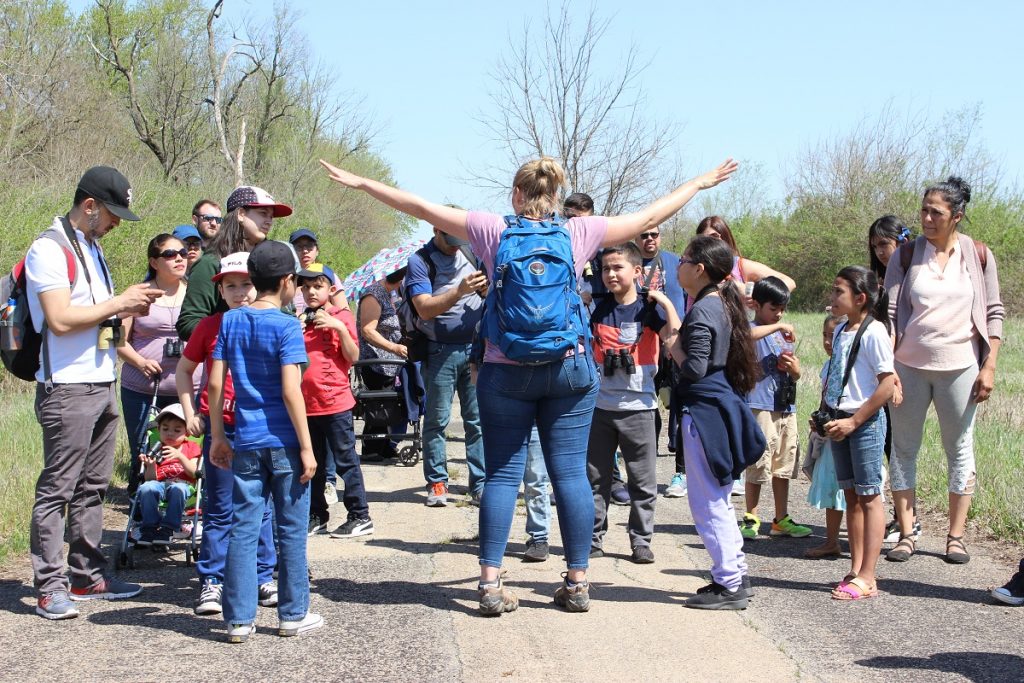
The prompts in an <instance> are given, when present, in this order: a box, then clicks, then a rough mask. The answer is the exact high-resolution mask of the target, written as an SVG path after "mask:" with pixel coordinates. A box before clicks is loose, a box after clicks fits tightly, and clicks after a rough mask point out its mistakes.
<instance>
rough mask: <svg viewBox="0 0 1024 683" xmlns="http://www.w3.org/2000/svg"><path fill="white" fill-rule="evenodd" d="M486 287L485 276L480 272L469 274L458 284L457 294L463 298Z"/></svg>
mask: <svg viewBox="0 0 1024 683" xmlns="http://www.w3.org/2000/svg"><path fill="white" fill-rule="evenodd" d="M486 286H487V276H486V275H484V274H483V272H482V271H479V270H478V271H476V272H475V273H470V274H469V275H467V276H466V277H464V278H462V281H461V282H459V294H461V295H462V296H465V295H467V294H469V293H470V292H478V291H480V290H481V289H482V288H484V287H486Z"/></svg>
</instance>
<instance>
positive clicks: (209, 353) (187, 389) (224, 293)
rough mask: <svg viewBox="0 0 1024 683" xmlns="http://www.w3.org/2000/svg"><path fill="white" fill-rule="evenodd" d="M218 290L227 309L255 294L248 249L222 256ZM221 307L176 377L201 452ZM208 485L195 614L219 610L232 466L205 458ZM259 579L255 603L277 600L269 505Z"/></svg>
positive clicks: (229, 408) (197, 335) (228, 404)
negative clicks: (199, 373)
mask: <svg viewBox="0 0 1024 683" xmlns="http://www.w3.org/2000/svg"><path fill="white" fill-rule="evenodd" d="M211 279H212V280H213V281H214V282H215V283H216V284H217V287H218V289H219V291H220V296H221V298H222V299H223V300H224V302H225V303H226V304H227V305H228V308H229V309H235V308H239V307H240V306H248V305H249V304H251V303H252V302H253V299H255V298H256V288H255V287H253V284H252V279H251V278H250V276H249V254H248V253H246V252H244V251H240V252H236V253H234V254H229V255H227V256H225V257H224V258H223V259H221V261H220V271H219V272H217V273H216V274H215V275H214V276H213V277H212V278H211ZM223 317H224V313H223V312H219V313H214V314H213V315H211V316H207V317H205V318H203V319H202V320H200V321H199V324H198V325H196V328H195V330H194V331H193V332H192V336H191V337H189V340H188V344H187V345H186V346H185V349H184V350H183V351H182V353H181V360H179V361H178V368H177V370H176V371H175V382H176V384H177V387H178V400H180V401H181V405H182V408H183V412H184V415H185V421H186V423H187V424H188V433H189V434H190V435H192V436H200V435H203V434H205V435H206V438H205V439H204V440H203V454H204V455H209V453H210V442H211V439H210V425H209V423H210V420H209V417H210V405H209V401H208V398H207V387H206V380H207V377H208V376H209V374H210V365H211V364H212V362H213V347H214V345H215V344H216V343H217V335H218V333H219V332H220V321H221V318H223ZM200 363H202V364H204V365H205V369H204V371H203V390H202V392H201V393H200V394H199V410H198V411H197V410H196V407H195V400H194V399H193V396H192V373H193V372H195V369H196V367H198V366H199V364H200ZM234 428H235V390H234V387H233V386H232V384H231V375H230V373H229V374H228V375H227V376H226V377H225V378H224V429H225V431H226V433H227V436H228V438H232V437H233V435H234ZM204 481H205V485H206V489H205V490H204V492H203V493H204V496H203V541H202V544H201V545H200V547H199V560H198V561H197V562H196V573H197V574H199V583H200V588H199V599H198V600H196V604H195V613H196V614H220V612H221V591H222V586H223V583H224V565H225V561H226V559H227V554H228V534H229V532H230V531H231V518H232V515H233V514H234V503H233V502H232V498H231V496H232V491H233V489H234V485H235V478H234V475H233V474H232V472H231V470H229V469H228V470H226V469H222V468H220V467H217V466H216V465H213V464H212V463H211V464H209V465H208V466H207V468H206V476H205V479H204ZM256 566H257V577H258V582H259V604H260V605H262V606H263V607H274V606H276V605H277V584H275V583H274V568H275V567H276V566H277V553H276V551H275V549H274V525H273V521H272V517H271V514H270V505H268V506H267V508H266V509H265V510H264V511H263V523H262V526H261V527H260V540H259V546H258V549H257V555H256Z"/></svg>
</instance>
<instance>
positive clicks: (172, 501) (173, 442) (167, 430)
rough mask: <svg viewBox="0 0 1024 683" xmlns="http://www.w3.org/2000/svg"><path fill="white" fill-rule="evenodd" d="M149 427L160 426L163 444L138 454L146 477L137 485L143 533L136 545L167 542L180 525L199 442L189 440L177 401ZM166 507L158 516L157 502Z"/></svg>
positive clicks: (191, 486)
mask: <svg viewBox="0 0 1024 683" xmlns="http://www.w3.org/2000/svg"><path fill="white" fill-rule="evenodd" d="M150 426H151V427H155V428H157V429H159V430H160V444H161V446H162V448H161V449H160V450H159V451H157V452H153V451H150V453H149V454H145V455H142V456H140V459H141V461H142V463H143V464H144V465H145V466H146V474H145V476H146V481H145V482H143V484H142V486H140V487H139V504H140V505H141V507H142V537H141V538H140V539H139V540H138V541H137V542H136V545H137V546H139V547H140V548H141V547H148V546H151V545H163V546H166V545H169V544H170V542H171V535H172V534H173V533H174V532H175V531H177V530H178V529H180V528H181V516H182V513H183V512H184V511H185V501H186V500H188V499H189V498H191V497H192V494H193V493H194V492H195V484H196V464H197V461H198V460H199V444H197V443H195V442H193V441H189V440H188V434H187V433H186V430H185V414H184V413H183V412H182V409H181V404H180V403H173V404H171V405H169V406H167V407H166V408H164V409H163V410H162V411H160V414H159V415H157V416H156V419H155V420H153V424H152V425H150ZM163 501H166V502H167V508H166V510H164V515H163V518H161V517H160V503H161V502H163Z"/></svg>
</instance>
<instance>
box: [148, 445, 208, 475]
mask: <svg viewBox="0 0 1024 683" xmlns="http://www.w3.org/2000/svg"><path fill="white" fill-rule="evenodd" d="M178 448H179V449H181V452H182V453H184V454H185V457H186V458H188V459H189V460H195V459H196V458H198V457H199V454H200V453H201V452H202V449H201V448H199V444H197V443H196V442H195V441H187V440H186V441H185V442H184V443H182V444H181V445H180V446H178ZM168 479H181V480H183V481H187V482H189V483H192V484H194V483H196V480H195V477H190V476H188V475H187V474H186V473H185V466H184V465H182V464H181V462H179V461H178V459H177V458H164V461H163V462H162V463H160V464H159V465H157V466H156V480H157V481H166V480H168Z"/></svg>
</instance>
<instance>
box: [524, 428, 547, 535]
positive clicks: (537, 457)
mask: <svg viewBox="0 0 1024 683" xmlns="http://www.w3.org/2000/svg"><path fill="white" fill-rule="evenodd" d="M550 483H551V482H550V480H549V479H548V468H547V467H545V466H544V450H543V449H542V448H541V447H540V434H539V433H537V427H536V426H534V428H533V429H531V430H530V443H529V444H528V445H527V446H526V474H524V475H523V500H525V501H526V534H527V535H528V536H529V537H530V543H547V542H548V533H549V532H550V531H551V494H550V493H549V492H548V485H549V484H550Z"/></svg>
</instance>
